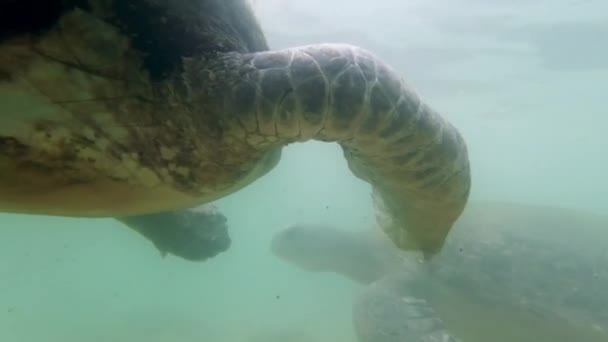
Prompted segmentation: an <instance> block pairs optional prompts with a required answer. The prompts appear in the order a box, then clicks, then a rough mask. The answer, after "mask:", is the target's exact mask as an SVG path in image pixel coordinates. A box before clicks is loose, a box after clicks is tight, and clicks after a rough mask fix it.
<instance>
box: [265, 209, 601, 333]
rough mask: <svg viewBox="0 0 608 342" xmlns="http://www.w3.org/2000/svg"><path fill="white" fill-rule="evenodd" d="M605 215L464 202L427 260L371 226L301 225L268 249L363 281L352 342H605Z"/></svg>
mask: <svg viewBox="0 0 608 342" xmlns="http://www.w3.org/2000/svg"><path fill="white" fill-rule="evenodd" d="M607 243H608V217H601V216H595V215H593V214H589V213H585V212H579V211H574V210H567V209H560V208H553V207H543V206H532V205H524V204H515V203H503V202H485V203H470V204H469V205H467V208H466V209H465V211H464V213H463V214H462V216H460V218H459V219H458V220H457V221H456V223H455V225H454V229H452V231H451V232H450V234H449V236H448V238H447V240H446V243H445V245H444V247H443V249H442V250H441V252H439V253H438V254H437V255H436V256H435V257H433V258H432V259H431V260H428V261H423V260H422V258H421V257H420V255H419V253H416V252H411V251H409V252H407V251H406V252H404V251H401V250H398V249H396V248H395V247H394V246H393V245H392V244H390V243H388V240H386V238H385V237H383V236H382V235H381V234H378V233H377V230H375V229H372V230H369V231H368V230H359V231H356V230H341V229H337V228H333V227H327V226H325V225H314V224H300V225H294V226H291V227H289V228H288V229H286V230H283V231H280V232H278V233H277V234H276V235H275V237H274V238H273V240H272V244H271V250H272V252H273V253H274V254H275V255H277V256H278V257H279V258H281V259H283V260H286V261H288V262H289V263H292V264H295V265H297V266H299V267H300V268H303V269H306V270H309V271H317V272H337V273H339V274H341V275H344V276H346V277H349V278H350V279H353V280H354V281H356V282H358V283H361V284H366V285H367V286H365V287H364V290H363V291H362V294H361V295H360V296H358V297H357V299H356V300H355V303H354V306H353V324H354V327H355V330H356V333H357V335H358V338H359V341H361V342H405V341H416V342H431V341H465V342H489V341H492V342H515V341H517V342H538V341H551V342H572V341H577V342H583V341H584V342H600V341H608V293H607V292H606V288H608V249H607V248H606V244H607Z"/></svg>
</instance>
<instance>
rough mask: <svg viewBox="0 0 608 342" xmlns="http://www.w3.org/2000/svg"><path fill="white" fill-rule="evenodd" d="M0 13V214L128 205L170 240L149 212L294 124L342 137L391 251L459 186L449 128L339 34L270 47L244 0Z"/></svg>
mask: <svg viewBox="0 0 608 342" xmlns="http://www.w3.org/2000/svg"><path fill="white" fill-rule="evenodd" d="M0 25H1V31H0V211H4V212H16V213H28V214H47V215H62V216H79V217H124V216H130V217H131V219H126V220H122V221H123V222H126V223H127V224H128V225H135V226H136V228H137V230H138V231H139V232H142V234H144V235H145V236H147V237H148V238H150V239H152V241H153V242H154V243H155V244H156V245H157V246H165V247H166V246H173V247H172V248H169V252H172V253H177V254H186V255H188V254H189V252H186V253H181V252H182V251H181V250H180V248H181V246H180V243H181V242H183V241H186V240H188V239H183V238H177V239H174V238H173V237H172V236H170V234H168V233H167V232H166V231H163V230H162V229H160V228H159V227H160V226H161V224H162V222H173V223H175V224H177V225H179V224H180V223H179V222H181V219H182V218H183V217H188V216H189V214H188V210H189V209H190V208H193V207H197V206H199V205H201V204H205V203H210V202H212V201H213V200H215V199H218V198H220V197H222V196H225V195H227V194H230V193H232V192H234V191H237V190H238V189H240V188H242V187H244V186H246V185H247V184H250V183H251V182H253V181H254V180H256V179H258V178H259V177H261V176H262V175H264V174H266V173H267V172H268V171H269V170H271V169H272V168H273V167H274V166H275V165H276V163H277V162H278V161H279V159H280V153H281V148H282V147H283V146H285V145H286V144H289V143H294V142H300V141H306V140H309V139H316V140H321V141H333V142H338V143H339V144H340V145H341V146H342V148H343V150H344V156H345V157H346V160H347V162H348V165H349V167H350V169H351V170H352V172H353V173H354V174H355V175H356V176H357V177H359V178H362V179H364V180H365V181H367V182H369V183H370V184H371V185H372V186H373V189H374V191H375V192H376V194H377V195H378V197H377V198H378V201H381V202H382V206H383V207H385V208H386V210H387V213H388V215H390V216H391V217H393V220H392V222H393V224H391V225H384V226H383V229H384V230H385V232H386V233H387V234H388V236H390V237H391V239H392V240H393V241H394V243H395V244H396V245H397V246H399V247H400V248H402V249H417V250H422V251H424V252H425V254H426V255H427V256H431V255H433V254H434V253H436V252H437V251H438V250H440V248H441V246H442V244H443V241H444V238H445V236H446V234H447V232H448V231H449V229H450V228H451V226H452V224H453V222H454V220H455V219H456V218H457V217H458V216H459V215H460V213H461V212H462V209H463V207H464V205H465V203H466V201H467V196H468V192H469V187H470V172H469V164H468V157H467V151H466V146H465V143H464V141H463V139H462V138H461V136H460V134H459V133H458V132H457V130H456V129H455V128H454V127H453V126H452V125H451V124H450V123H448V122H447V121H445V120H444V119H443V118H442V117H440V116H439V115H438V114H437V113H436V112H435V111H433V110H432V109H431V108H430V107H429V106H427V105H426V104H424V103H423V102H422V101H421V100H420V99H419V97H418V96H417V95H416V94H415V93H413V92H412V91H411V90H410V89H409V87H408V86H406V84H405V83H404V81H402V79H401V78H400V77H399V76H398V74H397V72H396V71H394V70H393V69H391V68H390V67H389V66H387V65H386V64H385V63H383V62H382V61H381V60H380V59H378V58H377V57H376V56H374V55H373V54H372V53H371V52H368V51H365V50H363V49H361V48H358V47H355V46H351V45H346V44H319V45H309V46H301V47H295V48H291V49H285V50H280V51H270V50H269V49H268V46H267V44H266V41H265V38H264V35H263V33H262V31H261V29H260V26H259V25H258V23H257V21H256V19H255V17H254V15H253V12H252V10H251V8H250V5H249V4H248V3H247V2H246V1H245V0H130V1H127V0H54V1H53V0H51V1H48V0H47V1H34V0H21V1H8V2H6V1H5V2H4V3H3V4H2V10H1V11H0ZM183 211H185V213H186V214H184V215H183V213H184V212H183ZM147 215H154V216H151V217H146V216H147ZM198 215H199V217H202V216H201V215H203V216H204V215H205V214H204V213H199V214H198ZM214 215H215V214H214ZM133 217H134V218H133ZM163 217H168V219H166V220H164V219H163ZM208 221H210V222H218V221H217V220H215V221H214V220H208ZM133 222H135V223H133ZM150 224H151V225H152V226H153V227H152V228H150V229H148V226H149V225H150ZM220 227H221V224H220ZM192 228H196V227H190V228H186V229H182V232H183V233H184V234H190V233H193V232H196V230H197V229H192ZM198 229H201V230H204V229H205V227H202V226H201V227H198ZM217 231H218V232H221V231H222V229H217ZM197 234H198V232H197ZM219 236H220V238H219V239H217V236H216V235H215V234H199V235H198V238H199V239H202V240H201V244H200V246H201V248H206V247H204V246H206V245H208V244H207V243H206V242H205V241H204V239H206V238H207V237H212V238H214V239H215V240H219V241H224V242H222V243H219V244H214V243H211V244H212V245H214V252H209V253H205V252H201V253H200V255H201V256H202V258H204V257H208V256H210V255H213V254H214V253H216V252H217V251H218V250H221V249H222V248H227V244H226V243H225V241H226V240H225V238H226V236H224V235H223V233H221V234H220V235H219ZM165 239H170V240H172V241H171V243H166V241H165ZM192 240H195V239H192ZM180 241H181V242H180ZM222 246H223V247H222ZM191 247H192V245H189V247H186V248H188V249H190V248H191Z"/></svg>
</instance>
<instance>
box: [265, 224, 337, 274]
mask: <svg viewBox="0 0 608 342" xmlns="http://www.w3.org/2000/svg"><path fill="white" fill-rule="evenodd" d="M339 233H340V232H338V231H335V230H333V229H330V228H328V227H323V226H320V225H308V224H296V225H292V226H289V227H287V228H286V229H283V230H282V231H279V232H278V233H277V234H276V235H275V236H274V237H273V239H272V242H271V244H270V250H271V251H272V253H273V254H274V255H275V256H277V257H278V258H279V259H282V260H284V261H287V262H289V263H291V264H294V265H295V266H297V267H299V268H302V269H305V270H307V271H317V272H322V271H328V270H329V269H330V268H331V267H330V265H331V264H332V260H333V259H334V258H335V257H336V252H339V251H340V248H336V247H337V245H339V244H340V243H341V241H342V240H341V236H339Z"/></svg>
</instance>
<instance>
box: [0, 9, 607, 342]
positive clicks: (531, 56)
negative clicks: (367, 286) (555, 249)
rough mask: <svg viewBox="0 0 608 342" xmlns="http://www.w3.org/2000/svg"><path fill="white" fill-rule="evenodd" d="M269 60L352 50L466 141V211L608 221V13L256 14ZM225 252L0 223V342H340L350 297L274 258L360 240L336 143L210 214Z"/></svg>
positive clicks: (361, 212) (86, 223) (359, 186)
mask: <svg viewBox="0 0 608 342" xmlns="http://www.w3.org/2000/svg"><path fill="white" fill-rule="evenodd" d="M253 3H254V6H255V9H256V12H257V15H258V17H259V20H260V22H261V23H262V27H263V28H264V30H265V32H266V35H267V38H268V41H269V44H270V45H271V47H272V48H273V49H278V48H284V47H289V46H295V45H304V44H312V43H321V42H344V43H351V44H356V45H359V46H362V47H364V48H367V49H369V50H371V51H373V52H374V53H375V54H376V55H378V56H379V57H381V58H382V59H384V60H385V61H386V62H388V63H389V64H391V65H392V66H393V67H395V68H396V69H397V70H399V72H400V73H401V74H402V75H403V76H404V78H405V79H406V81H407V82H408V83H409V84H410V85H411V86H412V88H413V89H414V90H415V91H416V92H418V93H419V94H420V95H421V97H422V98H423V99H424V100H425V101H426V102H427V103H428V104H430V105H431V106H432V107H433V108H434V109H436V110H437V111H439V112H440V113H441V114H442V115H444V116H445V117H447V118H448V120H449V121H451V122H452V123H453V124H454V125H455V126H456V127H457V128H458V129H459V130H460V131H461V133H462V134H463V135H464V137H465V139H466V141H467V144H468V148H469V154H470V159H471V164H472V176H473V189H472V193H471V200H472V201H477V200H509V201H515V202H519V203H531V204H545V205H553V206H558V207H566V208H576V209H583V210H586V211H592V212H597V213H600V214H608V200H607V199H606V194H608V179H607V178H606V177H607V176H608V152H607V150H608V135H606V131H607V130H608V112H607V105H606V103H607V101H608V20H606V19H607V15H606V13H608V2H606V1H591V0H590V1H584V0H577V1H575V0H572V1H566V0H560V1H548V0H543V1H535V2H531V1H524V0H509V1H507V0H484V1H482V0H453V1H450V2H449V5H448V2H446V1H438V0H433V1H428V0H426V1H423V0H415V1H404V0H375V1H367V2H366V1H352V0H350V1H347V0H323V1H321V0H306V1H303V0H291V1H289V0H254V1H253ZM216 204H217V205H218V206H219V208H220V209H221V210H222V212H223V213H224V214H225V215H226V216H227V217H228V223H229V227H230V234H231V237H232V245H231V247H230V249H229V250H228V251H227V252H225V253H222V254H220V255H218V256H217V257H215V258H213V259H211V260H209V261H207V262H204V263H193V262H189V261H185V260H182V259H179V258H176V257H173V256H167V257H166V258H161V257H160V255H159V253H158V251H157V250H156V249H155V248H154V247H153V245H152V244H151V243H150V242H148V241H147V240H145V239H143V238H142V237H141V236H140V235H138V234H137V233H135V232H133V231H131V230H129V229H127V228H125V227H123V226H122V225H121V224H120V223H118V222H117V221H114V220H112V219H70V218H58V217H45V216H26V215H11V214H0V229H1V234H2V237H1V238H0V341H2V342H5V341H6V342H30V341H46V342H71V341H95V342H101V341H130V342H135V341H146V342H160V341H171V342H182V341H183V342H190V341H192V342H194V341H213V342H274V341H281V342H321V341H332V342H353V341H355V336H354V333H353V328H352V323H351V303H352V299H353V296H355V295H356V294H357V291H359V290H360V289H361V288H360V286H359V285H357V284H354V283H352V282H350V281H348V280H346V279H343V278H341V277H340V276H337V275H335V274H331V273H319V274H312V273H305V272H304V271H300V270H298V269H296V268H295V267H293V266H290V265H288V264H286V263H284V262H281V261H280V260H278V259H276V258H275V257H274V256H272V255H271V253H270V252H269V249H268V247H269V242H270V239H271V237H272V235H273V234H274V233H275V232H276V231H278V230H280V229H282V228H284V227H285V226H287V225H289V224H292V223H295V222H322V223H332V224H335V225H337V226H339V227H341V228H345V229H366V228H368V227H370V226H371V225H372V224H373V223H374V220H373V219H374V216H373V215H374V214H373V210H372V206H371V199H370V187H369V186H368V185H367V184H366V183H364V182H362V181H360V180H358V179H356V178H355V177H354V176H353V175H352V174H351V173H350V171H349V170H348V168H347V166H346V163H345V161H344V159H343V157H342V154H341V150H340V148H339V147H338V146H337V145H335V144H325V143H318V142H308V143H305V144H295V145H292V146H288V147H287V148H285V149H284V151H283V157H282V160H281V163H280V164H279V165H278V166H277V168H276V169H275V170H273V171H272V172H270V173H269V174H268V175H267V176H265V177H263V178H262V179H260V180H259V181H257V182H255V183H254V184H253V185H251V186H249V187H247V188H245V189H243V190H241V191H239V192H237V193H235V194H233V195H230V196H228V197H225V198H223V199H221V200H220V201H218V202H217V203H216Z"/></svg>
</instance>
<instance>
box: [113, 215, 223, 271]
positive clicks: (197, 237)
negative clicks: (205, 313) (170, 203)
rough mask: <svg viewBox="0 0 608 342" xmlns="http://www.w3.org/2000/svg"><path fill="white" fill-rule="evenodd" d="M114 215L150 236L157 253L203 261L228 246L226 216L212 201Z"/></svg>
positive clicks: (130, 226) (163, 255)
mask: <svg viewBox="0 0 608 342" xmlns="http://www.w3.org/2000/svg"><path fill="white" fill-rule="evenodd" d="M116 219H117V220H118V221H120V222H122V223H124V224H125V225H127V226H128V227H129V228H132V229H133V230H135V231H137V232H139V233H140V234H142V235H143V236H145V237H146V238H147V239H148V240H150V241H151V242H152V243H153V244H154V246H156V248H157V249H158V251H159V252H160V254H161V257H165V256H166V255H167V254H168V253H170V254H173V255H176V256H179V257H181V258H184V259H187V260H191V261H204V260H206V259H208V258H212V257H214V256H216V255H217V254H219V253H221V252H223V251H226V250H227V249H228V248H229V247H230V237H229V236H228V227H227V225H226V217H225V216H224V215H222V214H221V213H220V212H219V211H217V210H216V209H215V207H214V206H212V205H205V206H202V207H199V208H195V209H187V210H181V211H169V212H162V213H156V214H149V215H136V216H126V217H117V218H116Z"/></svg>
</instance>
